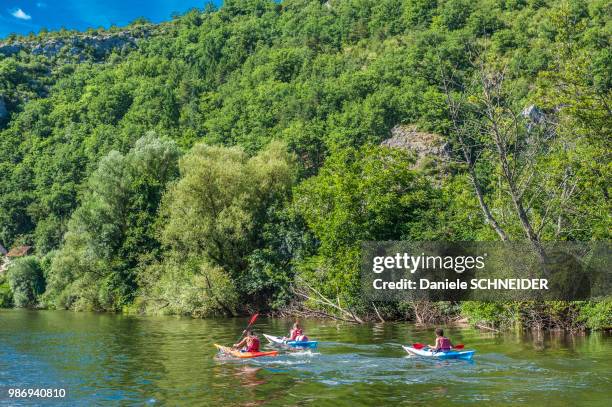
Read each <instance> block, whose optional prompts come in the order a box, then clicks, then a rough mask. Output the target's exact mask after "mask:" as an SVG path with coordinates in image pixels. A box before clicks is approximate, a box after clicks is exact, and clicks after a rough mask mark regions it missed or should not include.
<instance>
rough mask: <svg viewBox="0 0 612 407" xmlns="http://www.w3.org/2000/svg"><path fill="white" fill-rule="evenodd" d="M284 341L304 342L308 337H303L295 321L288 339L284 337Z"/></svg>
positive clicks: (302, 331) (300, 328)
mask: <svg viewBox="0 0 612 407" xmlns="http://www.w3.org/2000/svg"><path fill="white" fill-rule="evenodd" d="M283 340H284V341H297V342H306V341H308V337H307V336H306V335H304V330H303V329H302V326H301V325H300V323H299V322H298V321H295V323H294V324H293V327H292V328H291V330H290V331H289V337H284V338H283Z"/></svg>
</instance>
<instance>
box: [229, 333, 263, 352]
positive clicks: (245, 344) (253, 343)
mask: <svg viewBox="0 0 612 407" xmlns="http://www.w3.org/2000/svg"><path fill="white" fill-rule="evenodd" d="M234 348H236V349H238V348H242V351H243V352H259V338H258V337H257V335H255V332H253V330H252V329H250V328H249V329H247V330H246V336H245V337H244V339H242V340H241V341H240V342H238V343H236V344H234Z"/></svg>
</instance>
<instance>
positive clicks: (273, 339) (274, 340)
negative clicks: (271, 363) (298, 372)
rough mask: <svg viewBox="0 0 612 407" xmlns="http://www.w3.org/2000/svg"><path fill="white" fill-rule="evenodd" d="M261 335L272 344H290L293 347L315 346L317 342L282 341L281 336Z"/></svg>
mask: <svg viewBox="0 0 612 407" xmlns="http://www.w3.org/2000/svg"><path fill="white" fill-rule="evenodd" d="M263 336H264V337H265V338H266V339H267V340H268V342H270V343H271V344H272V345H281V346H283V345H284V346H291V347H293V348H316V347H317V345H318V343H319V342H317V341H283V338H279V337H278V336H272V335H266V334H263Z"/></svg>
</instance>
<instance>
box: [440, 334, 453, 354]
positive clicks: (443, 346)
mask: <svg viewBox="0 0 612 407" xmlns="http://www.w3.org/2000/svg"><path fill="white" fill-rule="evenodd" d="M438 346H439V348H438V350H442V351H449V350H451V348H452V346H451V341H450V339H448V338H447V337H445V336H443V337H442V338H440V345H438Z"/></svg>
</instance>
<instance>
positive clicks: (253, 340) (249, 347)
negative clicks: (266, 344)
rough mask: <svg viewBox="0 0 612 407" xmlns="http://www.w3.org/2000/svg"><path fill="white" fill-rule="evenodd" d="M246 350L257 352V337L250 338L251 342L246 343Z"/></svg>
mask: <svg viewBox="0 0 612 407" xmlns="http://www.w3.org/2000/svg"><path fill="white" fill-rule="evenodd" d="M246 351H247V352H259V338H257V337H253V338H251V343H250V344H247V349H246Z"/></svg>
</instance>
